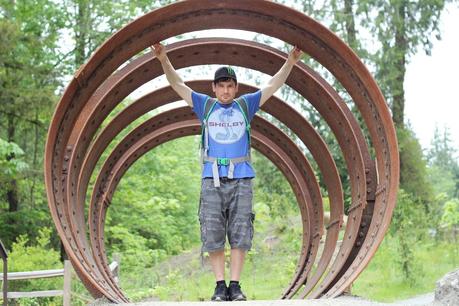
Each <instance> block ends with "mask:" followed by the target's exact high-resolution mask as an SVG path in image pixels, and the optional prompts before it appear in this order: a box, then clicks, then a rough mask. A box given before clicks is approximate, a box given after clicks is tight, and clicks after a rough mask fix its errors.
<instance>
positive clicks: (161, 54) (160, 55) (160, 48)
mask: <svg viewBox="0 0 459 306" xmlns="http://www.w3.org/2000/svg"><path fill="white" fill-rule="evenodd" d="M151 50H152V51H153V53H154V54H155V56H156V58H157V59H158V60H159V61H160V62H162V61H163V60H164V59H165V58H166V48H165V47H164V45H162V44H161V43H156V44H154V45H153V46H151Z"/></svg>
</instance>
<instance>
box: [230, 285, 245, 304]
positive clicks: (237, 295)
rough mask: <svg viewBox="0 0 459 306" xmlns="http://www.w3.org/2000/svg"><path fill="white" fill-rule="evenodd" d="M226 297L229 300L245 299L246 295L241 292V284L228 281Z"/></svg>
mask: <svg viewBox="0 0 459 306" xmlns="http://www.w3.org/2000/svg"><path fill="white" fill-rule="evenodd" d="M228 299H229V300H230V301H247V297H246V296H245V295H244V293H242V290H241V285H239V284H236V283H230V285H229V287H228Z"/></svg>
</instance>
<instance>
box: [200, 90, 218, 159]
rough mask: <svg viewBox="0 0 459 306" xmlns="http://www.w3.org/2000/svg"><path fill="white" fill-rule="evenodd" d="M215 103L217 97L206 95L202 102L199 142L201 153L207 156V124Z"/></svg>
mask: <svg viewBox="0 0 459 306" xmlns="http://www.w3.org/2000/svg"><path fill="white" fill-rule="evenodd" d="M216 104H217V99H214V98H211V97H208V98H207V100H206V102H204V118H203V120H202V126H201V144H202V147H201V149H202V153H204V154H205V156H207V150H208V149H209V126H208V120H209V116H210V113H211V112H212V110H213V109H214V107H215V105H216Z"/></svg>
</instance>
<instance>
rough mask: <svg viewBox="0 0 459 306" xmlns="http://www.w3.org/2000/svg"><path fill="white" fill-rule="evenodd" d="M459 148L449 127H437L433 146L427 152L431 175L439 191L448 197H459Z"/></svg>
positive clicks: (434, 185) (433, 184)
mask: <svg viewBox="0 0 459 306" xmlns="http://www.w3.org/2000/svg"><path fill="white" fill-rule="evenodd" d="M456 155H457V150H456V149H455V148H454V146H453V144H452V141H451V135H450V132H449V129H448V128H446V127H445V129H444V130H443V132H440V130H439V128H438V127H436V128H435V132H434V137H433V139H432V141H431V147H430V149H429V151H428V152H427V159H428V162H429V175H430V180H431V182H432V186H433V188H434V189H435V191H436V192H437V193H440V192H444V193H446V194H447V195H448V197H450V198H453V197H456V198H457V197H459V164H458V159H457V156H456Z"/></svg>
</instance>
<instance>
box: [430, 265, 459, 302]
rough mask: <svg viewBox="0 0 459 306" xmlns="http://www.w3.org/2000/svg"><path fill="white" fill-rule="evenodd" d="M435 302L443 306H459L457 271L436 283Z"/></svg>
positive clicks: (458, 275)
mask: <svg viewBox="0 0 459 306" xmlns="http://www.w3.org/2000/svg"><path fill="white" fill-rule="evenodd" d="M435 302H436V303H439V304H440V305H445V306H457V305H459V269H458V270H456V271H453V272H450V273H448V274H446V275H445V276H443V278H441V279H440V280H438V281H437V288H436V289H435Z"/></svg>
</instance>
